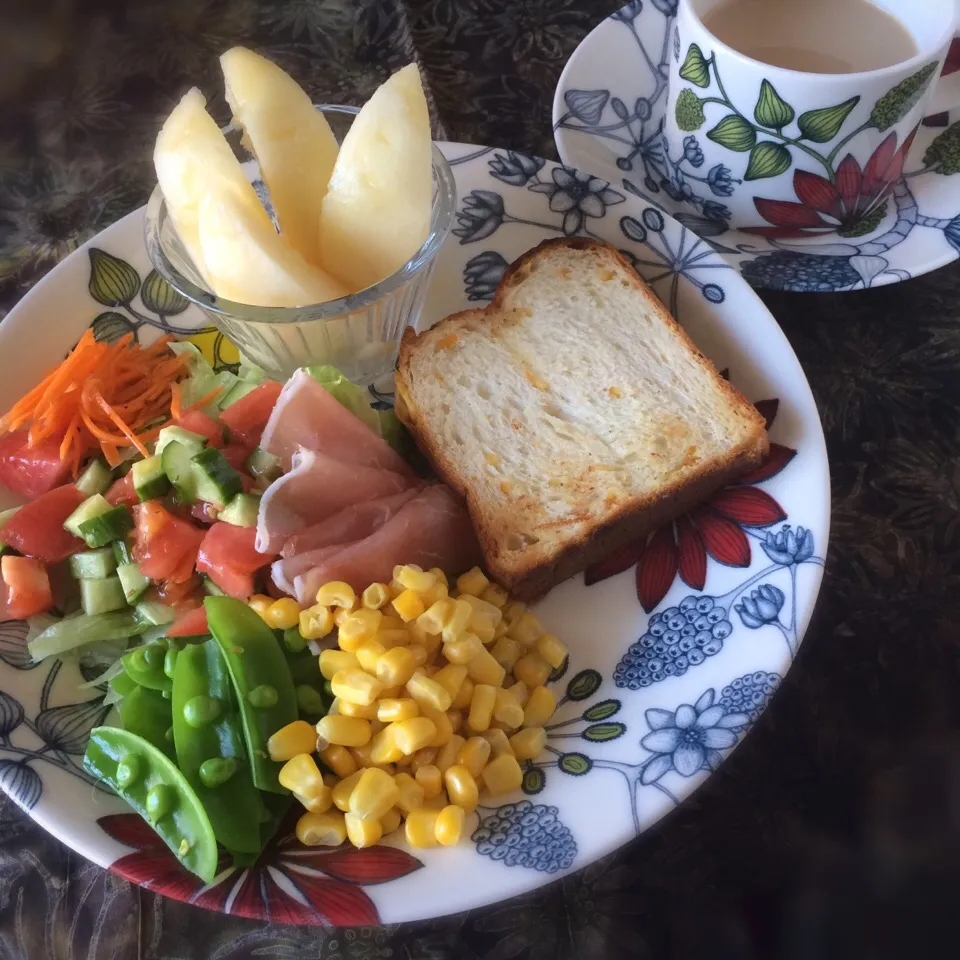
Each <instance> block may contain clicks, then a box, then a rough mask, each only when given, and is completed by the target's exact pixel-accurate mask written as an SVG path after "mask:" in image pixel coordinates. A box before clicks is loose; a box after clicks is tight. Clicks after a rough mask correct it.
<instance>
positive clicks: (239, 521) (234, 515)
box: [217, 493, 260, 527]
mask: <svg viewBox="0 0 960 960" xmlns="http://www.w3.org/2000/svg"><path fill="white" fill-rule="evenodd" d="M259 512H260V497H258V496H257V495H256V494H254V493H238V494H237V495H236V496H235V497H234V498H233V499H232V500H231V501H230V502H229V503H228V504H227V505H226V506H225V507H224V508H223V509H222V510H221V511H220V516H219V517H218V518H217V519H219V520H222V521H223V522H224V523H232V524H233V525H234V526H235V527H255V526H256V525H257V514H258V513H259Z"/></svg>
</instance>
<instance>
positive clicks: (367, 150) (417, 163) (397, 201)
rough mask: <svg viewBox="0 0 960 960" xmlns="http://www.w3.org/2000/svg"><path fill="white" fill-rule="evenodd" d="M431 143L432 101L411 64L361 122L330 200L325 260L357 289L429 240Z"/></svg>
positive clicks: (341, 158)
mask: <svg viewBox="0 0 960 960" xmlns="http://www.w3.org/2000/svg"><path fill="white" fill-rule="evenodd" d="M431 149H432V147H431V140H430V115H429V111H428V110H427V101H426V97H425V96H424V94H423V87H422V86H421V83H420V73H419V71H418V70H417V66H416V64H413V63H411V64H409V65H408V66H406V67H404V68H403V69H402V70H399V71H397V73H395V74H394V75H393V76H392V77H390V79H389V80H387V81H386V83H384V84H383V85H382V86H380V87H379V88H378V89H377V91H376V92H375V93H374V94H373V96H372V97H371V98H370V99H369V100H368V101H367V103H366V105H365V106H364V107H363V109H362V110H361V111H360V113H359V114H358V115H357V117H356V119H355V120H354V121H353V124H352V125H351V127H350V130H349V131H348V132H347V135H346V136H345V137H344V139H343V143H342V144H341V146H340V153H339V155H338V156H337V162H336V164H335V165H334V168H333V174H332V175H331V177H330V185H329V187H328V188H327V195H326V196H325V197H324V199H323V207H322V210H321V213H320V257H321V262H322V263H323V266H324V268H325V269H326V270H328V271H329V272H330V273H332V274H333V275H334V276H336V277H337V278H339V279H340V280H342V281H343V282H344V283H345V284H347V285H348V286H349V287H350V288H351V290H352V291H357V290H362V289H363V288H365V287H369V286H370V285H371V284H374V283H376V282H377V281H378V280H382V279H384V277H387V276H389V275H390V274H391V273H394V272H395V271H397V270H399V269H400V268H401V267H402V266H403V265H404V264H405V263H406V262H407V261H408V260H409V259H410V258H411V257H412V256H413V255H414V254H415V253H416V252H417V250H418V249H419V248H420V247H421V246H422V245H423V243H424V241H425V240H426V239H427V234H428V233H429V231H430V215H431V206H432V197H433V178H432V170H431Z"/></svg>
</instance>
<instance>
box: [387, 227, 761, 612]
mask: <svg viewBox="0 0 960 960" xmlns="http://www.w3.org/2000/svg"><path fill="white" fill-rule="evenodd" d="M396 381H397V413H398V415H399V416H400V418H401V420H403V422H404V423H405V424H406V425H407V426H408V427H409V428H410V430H411V431H412V433H413V435H414V437H415V438H416V441H417V443H418V445H419V446H420V448H421V449H422V450H423V452H424V454H425V455H426V456H427V458H428V459H429V460H430V462H431V464H432V465H433V467H434V468H435V470H436V471H437V473H438V474H439V475H440V476H441V477H442V478H443V480H444V481H445V482H446V483H448V484H449V485H450V486H451V487H453V488H454V489H455V490H456V491H458V492H459V493H460V494H461V495H462V496H463V497H464V498H465V499H466V501H467V506H468V508H469V510H470V516H471V518H472V519H473V523H474V526H475V528H476V531H477V535H478V538H479V540H480V544H481V547H482V549H483V553H484V559H485V561H486V564H487V567H488V569H489V572H490V573H491V575H492V576H493V577H494V578H495V579H496V580H497V581H498V582H500V583H501V584H503V586H505V587H507V588H508V589H509V590H510V591H511V593H513V594H514V595H516V596H518V597H520V598H521V599H528V600H530V599H536V598H538V597H540V596H542V595H543V594H544V593H546V592H547V591H548V590H549V589H550V588H551V587H552V586H554V585H555V584H557V583H559V582H560V581H561V580H565V579H566V578H567V577H570V576H572V575H574V574H575V573H578V572H580V571H581V570H584V569H585V568H586V567H587V566H589V565H590V564H591V563H594V562H596V561H598V560H601V559H603V558H604V557H605V556H607V555H609V554H610V553H611V552H612V551H614V550H616V549H618V548H620V547H621V546H623V545H625V544H626V543H628V542H629V541H631V540H634V539H636V538H638V537H641V536H643V535H644V534H646V533H648V532H649V531H651V530H653V529H655V528H656V527H658V526H660V525H662V524H663V523H665V522H667V521H669V520H671V519H673V518H674V517H676V516H678V515H679V514H681V513H683V512H684V511H686V510H688V509H689V508H690V507H691V506H693V505H694V504H696V503H697V502H699V501H702V500H703V499H705V498H706V497H708V496H709V495H710V494H711V493H713V492H714V491H715V490H717V489H718V488H719V487H721V486H722V485H723V484H725V483H727V482H729V481H730V480H732V479H734V478H735V477H737V476H739V475H740V474H742V473H744V472H745V471H746V470H749V469H751V468H752V467H755V466H757V465H758V464H759V463H760V461H761V460H762V458H763V456H764V454H765V453H766V451H767V448H768V441H767V434H766V429H765V424H764V419H763V417H762V416H760V414H759V413H758V412H757V410H756V409H755V408H754V407H753V406H752V405H751V404H750V403H748V402H747V401H746V400H745V399H744V398H743V397H742V396H741V395H740V393H738V392H737V390H735V389H734V388H733V387H732V386H731V385H730V384H729V383H727V382H726V381H725V380H724V379H723V378H722V377H721V376H720V375H719V374H718V373H717V371H716V369H715V368H714V366H713V364H712V363H711V362H710V361H709V360H708V359H706V357H704V356H703V355H702V354H701V353H700V352H699V351H698V350H697V348H696V347H695V346H694V344H693V342H692V341H691V340H690V338H689V337H688V336H687V334H686V333H685V332H684V331H683V330H682V329H681V328H680V326H679V325H678V324H677V322H676V321H675V320H674V319H673V318H672V317H671V316H670V314H669V313H668V312H667V310H666V309H664V307H663V305H662V304H661V302H660V300H659V299H658V298H657V297H656V295H655V294H654V293H653V292H652V291H651V290H650V288H649V287H647V285H646V284H645V283H644V282H643V280H642V279H641V278H640V277H639V276H638V275H637V273H636V271H635V270H634V269H633V267H632V266H630V264H629V263H628V262H627V261H626V260H625V259H624V257H623V256H621V255H620V254H619V253H618V252H617V251H616V250H614V249H613V248H612V247H609V246H606V245H604V244H600V243H597V242H595V241H593V240H588V239H581V238H575V239H561V240H549V241H546V242H545V243H542V244H540V246H539V247H537V248H536V249H534V250H531V251H530V252H528V253H527V254H525V255H524V256H523V257H521V258H520V259H519V260H518V261H517V262H516V263H515V264H513V266H512V267H511V268H510V269H509V270H508V271H507V274H506V275H505V276H504V278H503V280H502V281H501V283H500V286H499V287H498V289H497V292H496V295H495V296H494V298H493V302H492V303H491V304H490V305H489V306H488V307H487V308H486V309H485V310H466V311H464V312H462V313H457V314H454V315H452V316H450V317H447V318H446V319H445V320H442V321H441V322H440V323H438V324H437V325H436V326H434V327H433V328H432V329H431V330H428V331H426V332H425V333H422V334H420V335H417V334H415V333H414V332H413V331H412V330H407V332H406V333H405V335H404V338H403V343H402V345H401V347H400V360H399V366H398V371H397V378H396Z"/></svg>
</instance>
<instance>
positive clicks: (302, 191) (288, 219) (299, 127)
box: [220, 47, 338, 265]
mask: <svg viewBox="0 0 960 960" xmlns="http://www.w3.org/2000/svg"><path fill="white" fill-rule="evenodd" d="M220 66H221V68H222V69H223V79H224V84H225V86H226V98H227V103H229V104H230V109H231V110H232V111H233V118H234V120H235V121H236V122H237V123H239V124H240V125H241V126H242V127H243V130H244V133H245V137H246V140H245V143H246V144H247V145H248V147H249V148H250V150H251V152H252V153H253V154H254V156H256V158H257V162H258V163H259V164H260V172H261V173H262V175H263V179H264V181H265V182H266V184H267V187H268V188H269V190H270V200H271V202H272V203H273V208H274V211H275V212H276V215H277V221H278V222H279V224H280V230H281V232H282V233H283V234H284V235H285V236H286V238H287V242H288V243H289V244H290V245H291V246H292V247H294V248H295V249H296V250H298V251H299V252H300V253H301V254H302V255H303V256H304V257H305V258H306V259H307V260H308V261H310V262H312V263H315V264H318V265H319V263H320V249H319V237H318V236H317V223H318V221H319V218H320V205H321V203H322V201H323V197H324V194H326V192H327V184H328V183H329V181H330V174H331V172H332V171H333V167H334V163H335V162H336V159H337V149H338V147H337V139H336V137H335V136H334V135H333V131H332V130H331V129H330V125H329V124H328V123H327V121H326V120H325V119H324V117H323V114H322V113H320V112H319V111H317V110H315V109H314V107H313V104H312V103H311V101H310V98H309V97H308V96H307V95H306V93H304V92H303V90H302V89H301V88H300V86H299V84H297V82H296V81H295V80H294V79H293V78H292V77H290V76H289V75H288V74H286V73H284V71H283V70H281V69H280V67H278V66H277V65H276V64H275V63H272V62H271V61H270V60H267V59H266V58H265V57H261V56H260V55H259V54H256V53H254V52H253V51H252V50H247V49H246V48H245V47H234V48H233V49H232V50H228V51H227V52H226V53H225V54H223V56H222V57H220Z"/></svg>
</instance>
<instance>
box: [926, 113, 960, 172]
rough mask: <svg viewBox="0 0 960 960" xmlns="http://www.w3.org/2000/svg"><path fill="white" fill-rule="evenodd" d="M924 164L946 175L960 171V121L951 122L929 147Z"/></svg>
mask: <svg viewBox="0 0 960 960" xmlns="http://www.w3.org/2000/svg"><path fill="white" fill-rule="evenodd" d="M923 165H924V166H925V167H930V168H932V169H933V170H934V171H935V172H936V173H940V174H943V175H944V176H951V175H952V174H954V173H960V122H957V123H951V124H950V126H949V127H947V129H946V130H944V131H943V132H942V133H941V134H939V135H938V136H937V137H936V139H935V140H934V141H933V143H931V144H930V146H929V147H927V152H926V153H925V154H924V155H923Z"/></svg>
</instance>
